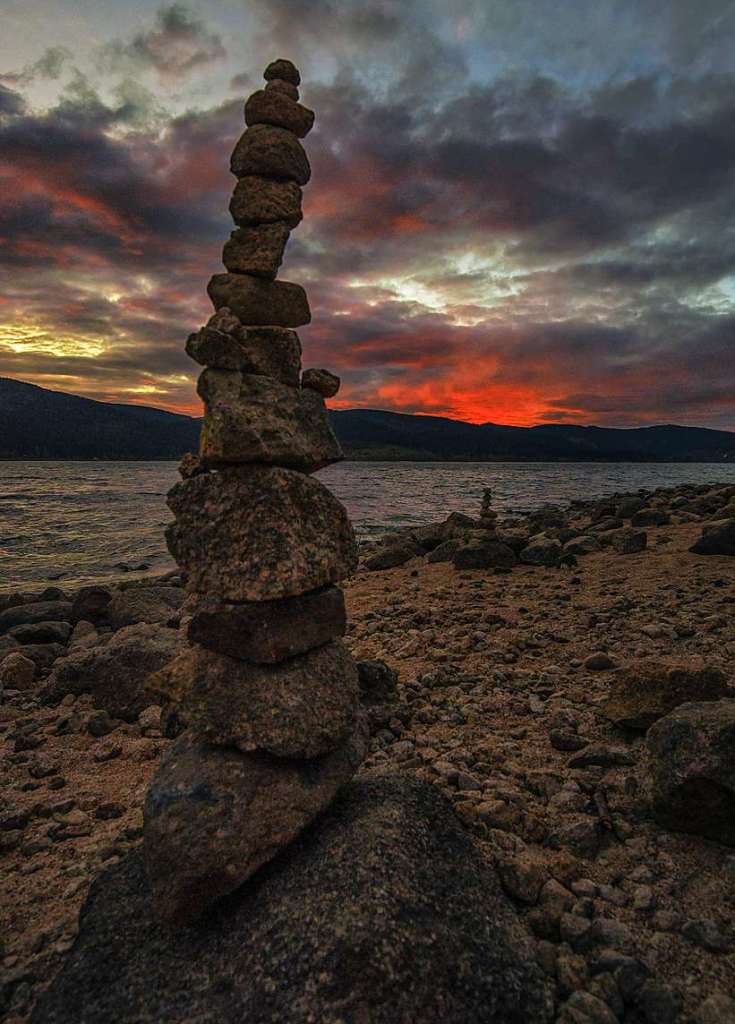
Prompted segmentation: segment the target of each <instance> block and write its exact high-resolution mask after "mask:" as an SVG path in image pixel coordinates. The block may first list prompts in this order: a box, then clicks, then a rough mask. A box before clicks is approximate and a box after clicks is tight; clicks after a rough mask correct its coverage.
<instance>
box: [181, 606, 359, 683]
mask: <svg viewBox="0 0 735 1024" xmlns="http://www.w3.org/2000/svg"><path fill="white" fill-rule="evenodd" d="M346 628H347V613H346V611H345V598H344V594H343V593H342V591H341V590H340V589H339V587H322V588H320V589H319V590H312V591H310V592H309V593H308V594H297V595H296V596H294V597H282V598H281V599H280V600H278V601H248V602H247V603H245V604H232V603H230V602H225V601H221V600H219V598H217V597H214V596H211V595H210V596H207V597H201V598H198V599H197V600H196V602H195V604H194V606H193V608H192V609H191V619H190V620H189V639H190V640H191V641H192V642H193V643H198V644H202V646H203V647H207V648H209V649H210V650H212V651H217V652H219V653H220V654H226V655H228V657H230V658H238V659H240V660H242V661H254V662H256V663H258V664H271V663H273V662H277V661H284V660H285V659H286V658H293V657H294V656H295V655H296V654H303V653H305V652H306V651H310V650H312V649H313V648H314V647H320V646H321V645H322V644H326V643H329V641H330V640H334V639H335V638H336V637H339V636H344V633H345V630H346Z"/></svg>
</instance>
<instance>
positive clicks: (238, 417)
mask: <svg viewBox="0 0 735 1024" xmlns="http://www.w3.org/2000/svg"><path fill="white" fill-rule="evenodd" d="M197 392H198V394H199V397H200V398H201V399H202V401H203V402H204V407H205V413H204V423H203V425H202V431H201V436H200V444H199V455H200V457H201V459H202V462H204V463H205V464H206V465H222V464H226V463H236V462H248V463H249V462H262V463H266V464H268V465H276V466H286V467H288V468H290V469H298V470H301V471H302V472H304V473H313V472H315V471H316V470H317V469H322V468H323V467H324V466H328V465H329V464H330V463H332V462H338V461H339V460H340V459H341V458H342V449H341V448H340V446H339V442H338V441H337V438H336V437H335V435H334V431H333V430H332V427H331V424H330V422H329V419H328V417H327V410H326V408H325V406H324V399H323V398H322V397H321V395H318V394H317V393H316V392H315V391H309V390H303V389H301V388H292V387H289V386H288V385H287V384H281V383H280V382H279V381H276V380H273V379H272V378H270V377H263V376H257V375H256V374H250V373H238V371H237V370H212V369H208V370H205V371H204V373H202V375H201V376H200V378H199V383H198V385H197Z"/></svg>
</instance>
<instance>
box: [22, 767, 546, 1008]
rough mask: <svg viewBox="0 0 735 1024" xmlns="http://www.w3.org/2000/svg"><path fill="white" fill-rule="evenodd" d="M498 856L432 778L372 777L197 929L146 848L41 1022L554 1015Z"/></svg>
mask: <svg viewBox="0 0 735 1024" xmlns="http://www.w3.org/2000/svg"><path fill="white" fill-rule="evenodd" d="M517 928H518V926H517V923H516V918H515V914H514V911H513V910H512V909H511V908H510V907H509V904H508V902H507V899H506V897H504V895H503V893H502V890H501V888H500V885H499V883H498V880H497V877H496V875H495V873H494V871H493V869H492V868H491V867H490V866H489V865H488V864H487V863H486V862H485V861H484V860H483V859H482V857H481V856H480V854H479V853H478V852H477V850H476V849H475V847H474V846H473V844H472V841H471V840H470V839H469V837H468V836H467V835H466V834H465V833H464V832H463V831H462V830H461V828H460V827H459V826H458V823H457V820H456V818H455V817H454V814H453V812H452V810H451V808H450V806H449V804H448V802H447V801H446V800H445V799H444V798H443V797H442V796H440V795H439V794H438V793H437V791H436V790H435V789H433V788H432V787H431V786H429V785H428V784H427V783H421V782H417V781H415V780H412V779H408V778H400V777H395V776H384V777H376V776H374V775H372V774H370V775H366V776H363V777H361V778H358V779H356V780H355V781H353V782H351V783H350V784H349V785H347V786H345V788H344V789H343V791H342V793H341V794H340V795H339V796H338V798H337V800H336V801H335V802H334V803H333V804H332V806H331V807H330V808H329V810H328V811H327V812H326V813H325V814H324V815H322V816H321V818H320V819H319V821H318V822H317V823H315V825H314V826H313V827H312V828H310V829H309V830H308V831H307V832H306V833H304V834H303V835H302V836H301V837H300V838H299V839H298V840H297V841H296V842H295V843H293V844H292V845H291V846H290V847H289V848H288V849H287V850H285V851H284V852H283V853H282V854H281V856H280V857H278V858H277V860H275V861H274V862H273V863H271V864H269V865H268V866H266V867H265V868H263V869H262V870H261V871H260V872H259V873H258V875H256V876H255V877H254V878H253V879H251V881H250V882H249V884H248V885H247V886H245V887H244V888H243V889H242V890H241V891H240V892H239V893H237V894H236V895H233V896H231V897H230V898H229V899H228V900H227V901H226V903H224V902H223V904H222V905H221V906H220V908H218V910H217V912H215V913H213V914H211V915H210V916H209V917H208V918H207V920H206V921H205V922H203V923H202V924H201V925H200V926H199V927H196V928H185V929H175V930H174V929H170V928H168V927H166V926H165V925H163V924H161V923H160V922H159V921H157V920H156V917H155V915H154V913H153V910H152V907H151V893H150V889H149V886H148V882H147V879H146V876H145V872H144V870H143V865H142V862H141V858H140V855H139V854H137V853H134V854H131V855H129V856H128V857H127V858H126V859H125V860H123V861H122V862H121V863H119V864H117V865H116V866H115V867H113V868H112V869H110V870H108V871H107V872H106V873H105V874H104V875H102V876H101V877H100V878H98V879H97V881H96V882H94V883H93V886H92V889H91V892H90V895H89V897H88V899H87V902H86V904H85V906H84V909H83V911H82V916H81V930H80V934H79V937H78V938H77V940H76V942H75V944H74V947H73V948H72V950H71V952H70V954H69V955H68V958H67V961H66V963H65V965H64V967H63V968H62V970H61V973H60V974H59V975H58V976H57V977H56V979H55V980H54V981H53V982H52V984H51V986H50V988H49V989H48V990H47V991H46V992H45V993H44V995H43V996H42V997H41V1000H40V1003H39V1004H38V1007H37V1009H36V1012H35V1014H34V1016H33V1024H62V1022H63V1024H68V1022H70V1021H74V1022H75V1024H109V1022H110V1021H116V1022H118V1024H132V1022H136V1024H139V1022H145V1024H153V1022H158V1021H166V1024H184V1022H186V1024H189V1022H190V1021H195V1020H196V1021H202V1022H205V1021H206V1022H211V1024H214V1022H217V1024H305V1022H306V1021H313V1022H317V1021H318V1022H319V1024H345V1022H350V1024H358V1022H366V1024H367V1022H369V1024H419V1022H420V1024H544V1022H546V1021H548V1020H549V1014H548V1012H547V1009H546V1005H545V1001H544V995H543V983H542V980H541V977H540V972H539V969H538V967H536V966H535V963H534V958H533V956H532V955H531V954H530V953H529V952H528V951H527V950H526V948H525V944H524V941H523V939H522V938H520V936H519V934H518V930H517Z"/></svg>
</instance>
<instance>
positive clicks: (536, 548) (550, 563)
mask: <svg viewBox="0 0 735 1024" xmlns="http://www.w3.org/2000/svg"><path fill="white" fill-rule="evenodd" d="M562 552H563V549H562V546H561V544H560V543H559V541H558V540H556V539H555V538H554V537H544V536H541V535H539V536H536V537H532V538H531V540H530V541H529V543H528V544H527V545H526V547H525V548H524V549H523V550H522V551H521V553H520V555H519V558H520V560H521V561H522V562H523V563H524V564H525V565H543V566H546V567H548V568H553V567H554V566H557V565H558V564H559V560H560V559H561V556H562Z"/></svg>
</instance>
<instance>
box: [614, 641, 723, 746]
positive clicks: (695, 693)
mask: <svg viewBox="0 0 735 1024" xmlns="http://www.w3.org/2000/svg"><path fill="white" fill-rule="evenodd" d="M727 692H728V691H727V680H726V679H725V676H724V674H723V673H722V672H721V671H720V670H719V669H718V668H715V667H713V666H711V665H706V664H705V663H704V661H703V660H702V659H701V658H692V659H690V660H689V661H684V662H680V661H673V660H653V659H651V660H647V661H637V662H633V663H632V664H630V665H627V666H626V667H625V668H624V669H623V670H622V671H621V672H620V673H619V674H618V675H616V676H615V678H613V679H612V681H611V683H610V696H609V697H608V699H607V700H606V701H605V703H604V704H603V705H602V707H601V709H600V710H601V711H602V713H603V714H604V715H605V716H606V717H607V718H609V719H610V720H611V721H612V722H614V723H615V725H618V726H621V727H622V728H624V729H638V730H641V731H643V732H645V730H646V729H648V728H650V726H652V725H653V723H654V722H655V721H657V720H658V719H659V718H663V716H664V715H668V714H669V712H671V711H673V710H674V708H676V707H678V706H679V705H680V704H686V703H689V702H692V701H703V700H719V699H720V698H721V697H725V696H726V695H727Z"/></svg>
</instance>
